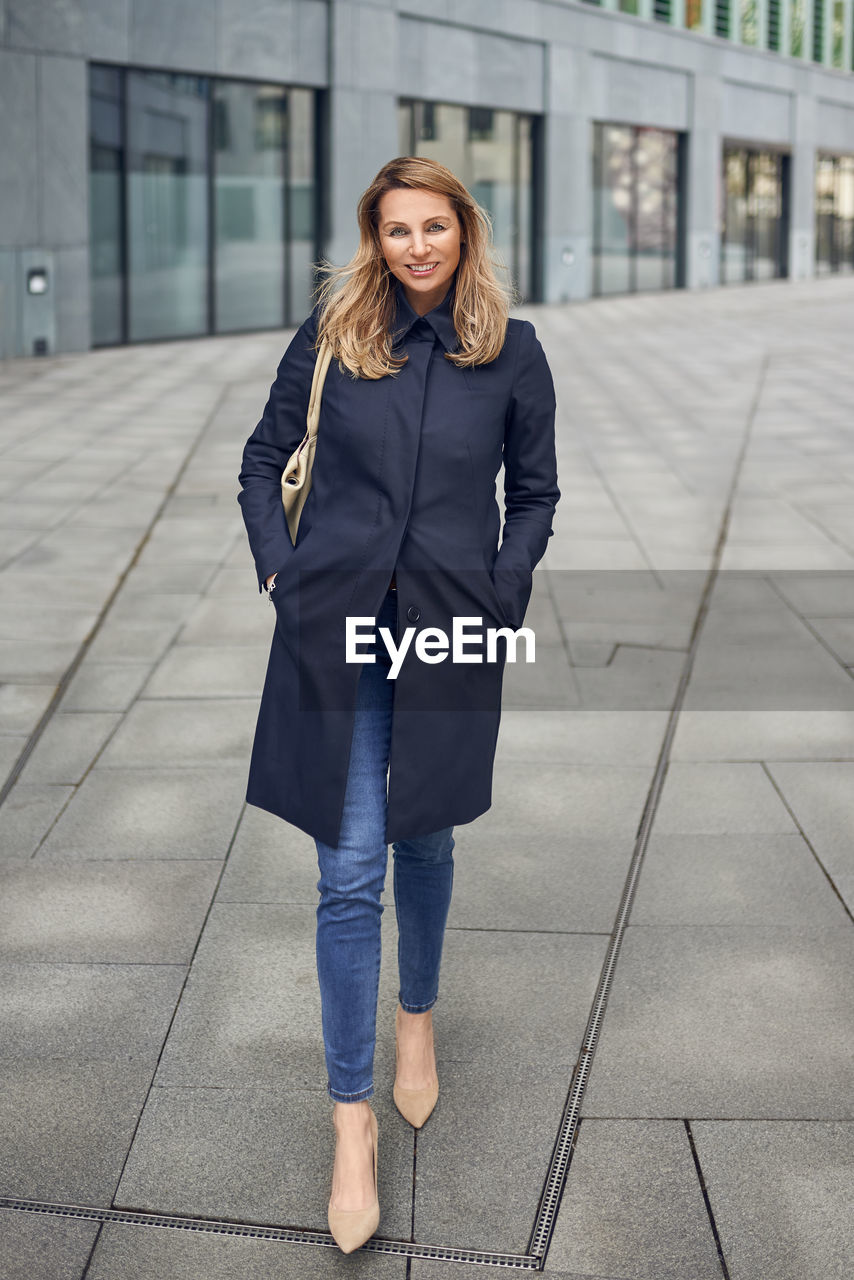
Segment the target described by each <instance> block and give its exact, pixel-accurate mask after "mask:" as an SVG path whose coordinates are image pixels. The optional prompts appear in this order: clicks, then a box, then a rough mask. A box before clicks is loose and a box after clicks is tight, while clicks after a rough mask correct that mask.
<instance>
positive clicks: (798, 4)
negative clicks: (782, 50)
mask: <svg viewBox="0 0 854 1280" xmlns="http://www.w3.org/2000/svg"><path fill="white" fill-rule="evenodd" d="M788 2H789V5H790V13H789V21H790V24H791V27H790V49H791V54H792V57H793V58H802V57H803V56H804V50H805V36H806V30H807V5H806V0H788Z"/></svg>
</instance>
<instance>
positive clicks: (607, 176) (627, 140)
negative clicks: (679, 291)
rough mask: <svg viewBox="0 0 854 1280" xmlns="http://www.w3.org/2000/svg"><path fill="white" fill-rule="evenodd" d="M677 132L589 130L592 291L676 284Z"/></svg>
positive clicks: (622, 128) (629, 128) (600, 127)
mask: <svg viewBox="0 0 854 1280" xmlns="http://www.w3.org/2000/svg"><path fill="white" fill-rule="evenodd" d="M678 143H679V139H678V134H675V133H672V132H670V131H666V130H663V129H649V128H644V127H638V126H635V125H612V124H600V123H596V124H594V126H593V292H594V294H610V293H629V292H632V291H634V290H636V289H643V290H649V289H672V288H674V287H675V286H676V284H677V283H678V274H679V270H678V262H677V256H678V234H679V233H678V193H679V172H678V170H679V145H678Z"/></svg>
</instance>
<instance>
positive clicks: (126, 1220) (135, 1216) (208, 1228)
mask: <svg viewBox="0 0 854 1280" xmlns="http://www.w3.org/2000/svg"><path fill="white" fill-rule="evenodd" d="M0 1209H14V1210H17V1211H18V1212H20V1213H42V1214H46V1215H48V1216H49V1217H54V1218H76V1219H83V1220H88V1221H89V1222H118V1223H120V1224H122V1225H123V1226H135V1227H168V1228H171V1229H172V1230H174V1231H194V1232H197V1233H200V1234H204V1235H217V1236H243V1237H245V1238H247V1239H250V1240H275V1241H277V1242H278V1243H280V1244H308V1245H315V1246H317V1245H320V1246H321V1247H324V1248H328V1249H337V1248H338V1246H337V1244H336V1243H335V1241H334V1240H333V1239H332V1236H331V1235H330V1234H329V1232H328V1231H303V1230H300V1229H299V1228H298V1227H274V1226H268V1225H266V1224H264V1223H252V1222H232V1221H230V1220H229V1219H227V1218H222V1219H219V1218H189V1217H185V1216H184V1215H182V1214H170V1213H143V1212H134V1211H133V1210H132V1209H104V1208H100V1207H99V1206H97V1205H82V1204H55V1203H53V1202H51V1201H48V1200H18V1199H14V1198H13V1197H11V1196H0ZM362 1249H364V1250H366V1251H367V1252H369V1253H391V1254H395V1255H397V1256H398V1257H405V1258H432V1259H434V1260H436V1261H439V1262H468V1263H473V1262H479V1263H483V1264H485V1265H486V1266H491V1267H513V1268H515V1269H516V1270H517V1271H539V1269H540V1259H539V1258H535V1257H533V1256H531V1255H530V1254H524V1253H492V1252H490V1251H488V1250H485V1249H455V1248H453V1247H451V1246H447V1245H431V1244H413V1243H412V1241H410V1240H381V1239H376V1238H375V1237H372V1238H371V1239H370V1240H368V1241H367V1242H366V1243H365V1244H363V1245H362Z"/></svg>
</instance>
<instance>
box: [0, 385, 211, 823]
mask: <svg viewBox="0 0 854 1280" xmlns="http://www.w3.org/2000/svg"><path fill="white" fill-rule="evenodd" d="M228 390H229V384H228V383H224V384H223V387H222V389H221V391H220V394H219V395H218V396H217V399H216V402H215V403H214V405H213V406H212V407H211V410H210V412H209V413H208V414H207V416H206V417H205V420H204V422H203V423H202V425H201V427H200V428H199V430H198V432H197V434H196V437H195V439H194V440H193V442H192V444H191V445H190V447H189V449H188V450H187V453H186V454H185V455H184V459H183V461H182V463H181V465H180V467H179V468H178V470H177V472H176V473H175V475H174V476H173V478H172V481H171V482H170V484H169V486H168V488H167V489H166V492H165V493H164V495H163V498H162V500H161V501H160V503H159V504H158V506H157V510H156V511H155V513H154V515H153V516H152V518H151V520H150V521H149V523H148V525H147V527H146V529H145V532H144V533H143V535H142V537H141V538H140V539H139V541H138V542H137V544H136V547H135V549H134V552H133V554H132V556H131V557H130V559H129V560H128V563H127V564H126V566H125V568H124V569H123V570H122V572H121V574H120V575H119V579H118V581H117V582H116V585H115V586H114V587H113V589H112V591H111V592H110V594H109V595H108V596H107V599H106V600H105V602H104V604H103V605H102V606H101V609H100V610H99V612H98V616H97V618H96V619H95V622H94V624H93V625H92V627H91V629H90V631H89V632H88V634H87V635H86V636H85V638H84V639H83V640H82V641H81V643H80V646H79V648H78V649H77V652H76V653H75V655H74V657H73V658H72V660H71V662H70V663H69V665H68V666H67V667H66V669H65V671H64V672H63V674H62V676H61V677H60V680H59V683H58V684H57V686H56V689H55V690H54V693H53V697H52V698H51V700H50V702H49V703H48V705H47V707H46V708H45V710H44V711H43V712H42V714H41V716H40V718H39V720H38V723H37V724H36V726H35V728H34V729H33V730H32V732H31V733H30V735H29V737H28V738H27V741H26V743H25V744H24V747H23V750H22V751H21V754H20V755H19V756H18V758H17V760H16V761H15V763H14V765H13V766H12V768H11V770H10V772H9V775H8V777H7V778H6V781H5V782H4V783H3V785H2V787H0V806H2V805H3V804H4V803H5V802H6V800H7V799H8V797H9V793H10V792H11V790H12V788H13V787H14V785H15V783H16V782H17V781H18V778H19V777H20V776H21V774H22V772H23V770H24V768H25V766H26V764H27V763H28V761H29V759H30V757H31V756H32V754H33V752H34V751H35V749H36V747H37V746H38V743H39V741H40V740H41V737H42V734H43V733H44V731H45V729H46V728H47V726H48V725H49V724H50V722H51V720H52V719H53V717H54V715H55V714H56V711H57V709H58V707H59V704H60V702H61V701H62V699H63V698H64V697H65V694H66V693H67V692H68V686H69V685H70V684H71V681H72V680H73V679H74V677H75V675H76V674H77V672H78V670H79V669H80V667H81V666H82V664H83V660H84V658H85V657H86V655H87V654H88V652H89V650H90V649H91V647H92V644H93V643H94V641H95V639H96V637H97V636H98V633H99V632H100V630H101V627H102V626H103V625H104V622H105V621H106V619H107V617H108V615H109V612H110V609H111V608H112V607H113V604H114V603H115V599H116V596H117V595H118V594H119V592H120V591H121V589H122V587H123V586H124V584H125V582H126V581H127V579H128V576H129V575H130V573H131V571H132V570H133V569H134V568H135V567H136V565H137V563H138V561H139V557H140V555H141V554H142V552H143V550H144V549H145V547H146V545H147V543H148V540H149V538H150V537H151V534H152V531H153V530H154V527H155V525H156V524H157V522H158V520H159V519H160V518H161V516H162V515H163V512H164V511H165V509H166V506H167V504H168V503H169V502H170V500H171V499H172V498H173V497H174V495H175V490H176V489H177V487H178V485H179V484H180V483H181V480H182V479H183V478H184V475H185V473H186V471H187V468H188V467H189V465H190V463H191V461H192V459H193V456H194V454H195V452H196V450H197V449H198V447H199V445H200V444H201V442H202V440H203V439H204V437H205V433H206V432H207V430H208V428H209V426H210V425H211V422H212V421H213V419H214V417H215V415H216V414H217V413H218V411H219V409H220V408H221V406H222V403H223V400H224V399H225V397H226V394H227V392H228ZM120 723H121V722H120ZM103 745H106V744H103ZM102 749H103V748H102ZM99 754H100V753H99ZM66 803H67V802H66ZM64 808H65V806H63V810H64ZM63 810H60V813H62V812H63ZM58 817H59V814H58V815H57V818H58Z"/></svg>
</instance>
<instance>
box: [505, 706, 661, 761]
mask: <svg viewBox="0 0 854 1280" xmlns="http://www.w3.org/2000/svg"><path fill="white" fill-rule="evenodd" d="M666 728H667V712H666V711H609V710H601V711H597V710H589V709H581V708H572V709H571V710H564V709H562V708H557V709H556V710H554V711H549V710H516V709H513V708H505V709H504V710H503V711H502V713H501V728H500V731H499V736H498V751H497V755H496V761H497V762H498V764H503V763H504V762H505V761H506V762H508V763H509V762H511V761H521V762H534V761H539V762H542V763H546V764H557V763H565V764H630V765H654V764H655V762H656V759H657V758H658V753H659V750H660V748H661V741H662V738H663V737H664V732H665V729H666Z"/></svg>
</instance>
